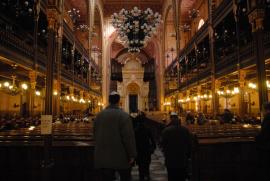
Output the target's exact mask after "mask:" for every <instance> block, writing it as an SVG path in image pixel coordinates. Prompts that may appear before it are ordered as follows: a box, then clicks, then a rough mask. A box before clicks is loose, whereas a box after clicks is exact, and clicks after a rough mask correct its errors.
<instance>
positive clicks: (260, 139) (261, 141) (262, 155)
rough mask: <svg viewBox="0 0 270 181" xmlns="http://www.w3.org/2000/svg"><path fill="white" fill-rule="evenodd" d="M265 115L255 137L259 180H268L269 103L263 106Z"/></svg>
mask: <svg viewBox="0 0 270 181" xmlns="http://www.w3.org/2000/svg"><path fill="white" fill-rule="evenodd" d="M264 110H265V115H264V118H263V122H262V128H261V132H260V133H259V135H258V136H257V137H256V142H257V146H258V153H259V155H258V158H259V171H260V177H261V178H260V181H269V180H270V103H267V104H265V106H264Z"/></svg>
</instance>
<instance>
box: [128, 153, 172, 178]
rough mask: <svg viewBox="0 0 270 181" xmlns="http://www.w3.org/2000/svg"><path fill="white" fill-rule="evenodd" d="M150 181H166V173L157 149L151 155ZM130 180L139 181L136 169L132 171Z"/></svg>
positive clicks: (161, 156) (162, 158)
mask: <svg viewBox="0 0 270 181" xmlns="http://www.w3.org/2000/svg"><path fill="white" fill-rule="evenodd" d="M150 176H151V181H167V171H166V167H165V165H164V157H163V154H162V153H161V151H160V150H159V149H157V150H156V151H155V153H154V154H153V155H152V162H151V165H150ZM132 180H133V181H139V171H138V167H137V166H136V167H134V168H133V169H132Z"/></svg>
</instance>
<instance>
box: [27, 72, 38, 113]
mask: <svg viewBox="0 0 270 181" xmlns="http://www.w3.org/2000/svg"><path fill="white" fill-rule="evenodd" d="M28 76H29V80H30V89H29V114H30V116H31V117H33V116H34V114H35V110H34V107H35V93H36V84H37V82H36V80H37V72H36V71H30V72H29V75H28Z"/></svg>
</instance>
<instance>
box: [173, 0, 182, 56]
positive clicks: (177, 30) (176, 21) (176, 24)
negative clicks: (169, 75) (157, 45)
mask: <svg viewBox="0 0 270 181" xmlns="http://www.w3.org/2000/svg"><path fill="white" fill-rule="evenodd" d="M181 2H182V0H172V7H173V12H174V27H175V34H176V46H175V47H176V55H177V56H178V55H179V51H180V20H179V17H180V14H181V12H180V11H179V10H180V8H179V7H180V6H181Z"/></svg>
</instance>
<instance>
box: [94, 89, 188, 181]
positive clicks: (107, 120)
mask: <svg viewBox="0 0 270 181" xmlns="http://www.w3.org/2000/svg"><path fill="white" fill-rule="evenodd" d="M119 101H120V95H119V94H118V93H117V92H112V93H111V94H110V96H109V103H110V105H109V106H108V107H107V108H106V109H104V110H103V111H101V112H100V113H99V114H98V115H97V116H96V119H95V121H94V130H93V131H94V140H95V153H94V163H95V168H96V170H97V172H98V179H99V180H100V181H114V180H115V173H116V172H117V173H118V174H119V176H120V180H121V181H130V180H131V169H132V166H134V165H135V164H137V165H138V168H139V176H140V181H149V180H150V173H149V166H150V163H151V154H153V153H154V151H155V149H156V143H155V141H156V140H155V139H154V138H153V136H152V133H151V131H150V129H149V128H148V127H147V126H146V125H145V124H144V122H145V118H146V117H145V114H144V113H140V114H139V115H138V116H137V117H136V118H134V124H133V122H132V118H131V117H130V115H129V114H127V113H125V112H124V111H122V110H121V109H120V108H119ZM170 119H171V122H170V123H169V125H168V126H167V127H165V128H164V130H163V131H162V135H161V145H160V146H161V149H162V151H163V153H164V156H165V164H166V167H167V171H168V180H169V181H185V179H186V178H187V168H188V164H189V160H190V157H191V134H190V132H189V131H188V130H187V129H186V128H184V127H182V126H181V122H180V120H179V119H178V115H177V114H176V113H171V115H170Z"/></svg>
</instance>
